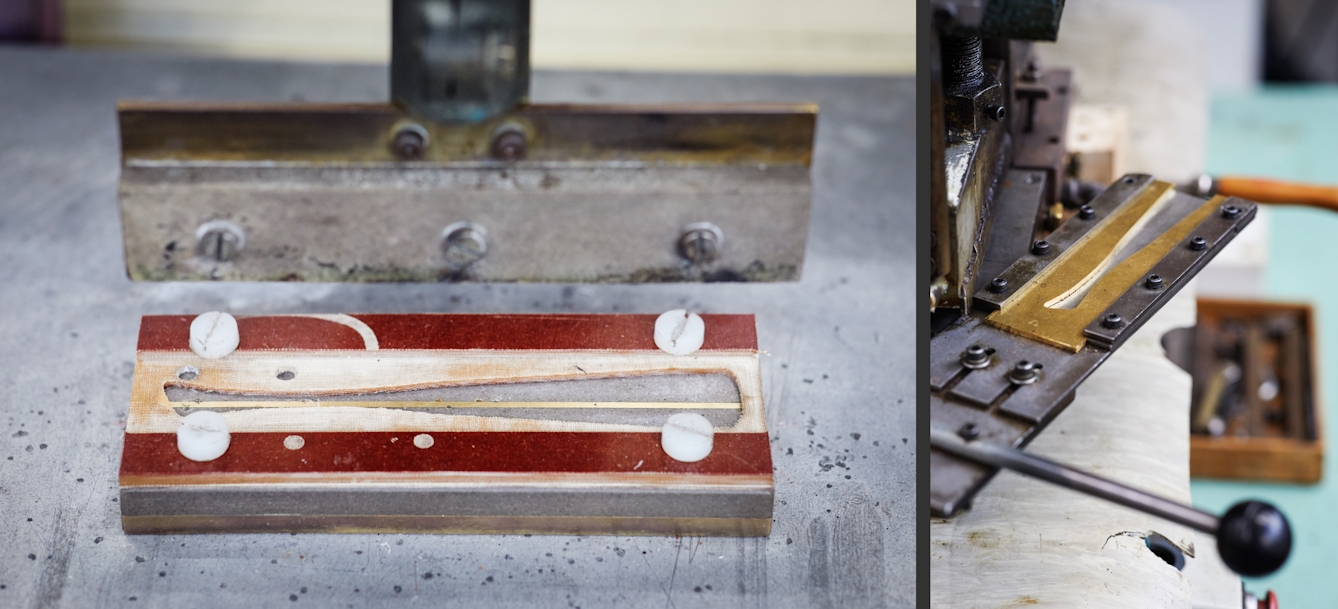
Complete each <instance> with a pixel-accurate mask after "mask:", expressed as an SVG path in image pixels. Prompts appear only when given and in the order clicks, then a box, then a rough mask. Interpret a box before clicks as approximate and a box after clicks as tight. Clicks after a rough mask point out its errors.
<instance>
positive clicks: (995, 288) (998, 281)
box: [986, 277, 1008, 294]
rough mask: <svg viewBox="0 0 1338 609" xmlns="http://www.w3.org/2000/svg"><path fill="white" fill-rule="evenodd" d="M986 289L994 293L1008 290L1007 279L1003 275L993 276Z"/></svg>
mask: <svg viewBox="0 0 1338 609" xmlns="http://www.w3.org/2000/svg"><path fill="white" fill-rule="evenodd" d="M986 289H988V290H989V291H990V292H993V293H995V294H1003V293H1004V292H1007V291H1008V280H1007V279H1004V278H1003V277H995V278H994V279H991V280H990V287H988V288H986Z"/></svg>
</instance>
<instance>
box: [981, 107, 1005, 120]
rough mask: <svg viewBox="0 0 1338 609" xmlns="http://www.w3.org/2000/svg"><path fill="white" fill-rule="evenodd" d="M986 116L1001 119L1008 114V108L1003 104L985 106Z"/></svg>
mask: <svg viewBox="0 0 1338 609" xmlns="http://www.w3.org/2000/svg"><path fill="white" fill-rule="evenodd" d="M985 116H988V117H990V118H992V119H994V120H996V121H1001V120H1003V119H1004V117H1005V116H1008V109H1007V108H1005V107H1003V106H990V107H988V108H985Z"/></svg>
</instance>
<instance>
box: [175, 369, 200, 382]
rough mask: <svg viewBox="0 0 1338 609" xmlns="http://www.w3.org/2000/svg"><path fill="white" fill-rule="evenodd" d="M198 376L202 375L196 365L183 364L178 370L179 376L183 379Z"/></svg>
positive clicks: (187, 379) (191, 379) (193, 378)
mask: <svg viewBox="0 0 1338 609" xmlns="http://www.w3.org/2000/svg"><path fill="white" fill-rule="evenodd" d="M198 376H200V371H199V370H198V369H196V368H195V366H183V367H182V368H181V369H180V370H177V378H179V379H181V380H183V381H193V380H195V378H196V377H198Z"/></svg>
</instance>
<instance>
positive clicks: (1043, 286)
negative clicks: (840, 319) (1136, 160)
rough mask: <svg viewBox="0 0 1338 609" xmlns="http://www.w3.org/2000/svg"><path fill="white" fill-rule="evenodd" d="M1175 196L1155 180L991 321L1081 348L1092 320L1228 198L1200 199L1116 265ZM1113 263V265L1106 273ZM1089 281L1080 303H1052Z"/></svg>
mask: <svg viewBox="0 0 1338 609" xmlns="http://www.w3.org/2000/svg"><path fill="white" fill-rule="evenodd" d="M1173 196H1175V188H1174V185H1172V184H1170V183H1168V182H1161V181H1155V182H1153V183H1152V184H1149V185H1148V186H1147V188H1145V189H1144V190H1143V191H1142V192H1141V193H1139V194H1138V195H1137V196H1136V197H1135V198H1134V199H1133V200H1132V201H1130V202H1129V203H1128V204H1126V205H1124V206H1122V207H1120V208H1119V209H1118V210H1116V211H1115V212H1114V213H1113V214H1111V216H1110V218H1108V219H1107V220H1106V221H1105V222H1104V223H1102V224H1101V225H1100V226H1098V227H1096V228H1095V229H1093V230H1092V231H1091V232H1090V233H1088V234H1087V235H1086V236H1085V237H1083V238H1082V240H1080V241H1079V242H1078V243H1077V244H1075V245H1074V246H1073V247H1071V248H1069V250H1068V251H1066V252H1064V254H1063V257H1062V259H1060V260H1058V261H1056V262H1055V264H1052V265H1050V266H1049V267H1047V268H1046V269H1045V270H1044V271H1042V272H1041V273H1040V274H1039V275H1037V276H1036V278H1035V279H1032V280H1031V281H1029V282H1027V284H1026V285H1025V286H1023V287H1022V288H1021V289H1019V290H1018V293H1017V294H1016V295H1014V296H1013V297H1012V298H1009V299H1008V300H1007V301H1006V302H1004V303H1003V306H1002V307H1001V308H1000V309H999V310H998V311H996V312H995V313H993V314H991V315H990V316H989V317H988V318H986V322H987V323H989V324H990V325H993V326H996V327H998V328H1002V329H1004V330H1007V331H1009V332H1012V333H1014V334H1018V335H1020V336H1024V337H1026V338H1030V339H1033V340H1038V341H1041V342H1043V343H1046V344H1048V345H1053V346H1056V347H1059V348H1061V349H1067V350H1069V351H1073V352H1075V353H1076V352H1078V351H1079V350H1081V349H1082V348H1083V346H1084V345H1086V344H1087V338H1086V337H1085V336H1084V335H1083V330H1084V329H1086V327H1087V325H1088V324H1090V323H1091V322H1092V320H1093V319H1095V318H1096V316H1097V315H1100V314H1101V313H1103V312H1104V311H1105V310H1106V309H1107V308H1109V307H1110V305H1111V304H1112V303H1114V302H1115V300H1116V299H1118V298H1119V297H1120V295H1122V294H1124V292H1125V291H1126V290H1128V289H1129V288H1130V287H1131V286H1133V285H1134V284H1135V283H1136V282H1138V281H1140V280H1141V279H1142V278H1143V277H1144V276H1145V275H1146V274H1147V273H1148V272H1149V270H1151V269H1152V267H1153V265H1155V264H1156V263H1157V261H1158V260H1161V259H1162V258H1163V257H1164V256H1166V254H1167V253H1168V252H1170V251H1171V248H1173V247H1175V246H1176V245H1177V244H1179V243H1180V242H1181V241H1183V240H1184V239H1185V237H1187V236H1189V233H1190V231H1193V230H1194V229H1195V228H1196V227H1198V225H1199V223H1201V222H1202V221H1203V220H1204V219H1205V218H1207V217H1208V216H1209V215H1210V214H1212V213H1213V212H1214V211H1215V210H1216V209H1217V208H1218V206H1220V205H1221V204H1222V200H1223V198H1222V197H1214V198H1213V199H1212V200H1209V201H1207V202H1206V203H1204V204H1202V205H1200V206H1199V207H1198V208H1197V209H1195V210H1194V211H1193V212H1192V213H1190V214H1189V215H1188V216H1186V217H1185V218H1183V219H1182V220H1180V221H1179V222H1177V223H1176V224H1175V225H1174V226H1173V227H1171V229H1170V230H1168V231H1166V232H1165V233H1163V234H1162V235H1161V236H1159V237H1157V238H1156V239H1154V240H1153V241H1152V242H1151V243H1150V244H1148V245H1147V246H1146V247H1144V248H1142V249H1140V250H1138V251H1137V252H1135V253H1133V254H1131V255H1130V256H1129V257H1128V258H1126V259H1124V260H1123V261H1120V262H1118V263H1114V265H1113V266H1111V264H1112V262H1111V260H1110V258H1111V256H1113V255H1114V253H1115V252H1116V251H1117V250H1118V249H1119V248H1120V245H1121V244H1123V243H1125V242H1126V241H1127V240H1128V239H1130V238H1132V237H1133V235H1134V234H1135V233H1136V232H1137V229H1138V228H1139V226H1140V225H1141V224H1142V222H1144V221H1146V219H1147V218H1149V217H1151V215H1152V214H1153V213H1155V210H1156V209H1157V206H1158V203H1161V202H1163V201H1166V200H1168V199H1170V198H1171V197H1173ZM1108 267H1109V271H1107V272H1105V274H1104V275H1102V272H1103V271H1105V270H1106V269H1107V268H1108ZM1093 282H1094V283H1093ZM1088 284H1091V285H1092V288H1091V290H1090V291H1089V292H1088V293H1087V295H1086V296H1085V297H1083V299H1082V301H1081V302H1079V304H1078V305H1077V306H1075V307H1074V308H1071V309H1060V308H1051V307H1053V306H1054V304H1055V303H1057V302H1059V301H1061V300H1063V299H1064V298H1065V297H1066V296H1068V295H1070V294H1073V293H1075V292H1076V291H1078V290H1080V289H1082V288H1083V287H1085V286H1086V285H1088Z"/></svg>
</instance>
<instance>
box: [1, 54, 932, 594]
mask: <svg viewBox="0 0 1338 609" xmlns="http://www.w3.org/2000/svg"><path fill="white" fill-rule="evenodd" d="M387 81H388V74H387V70H386V69H385V68H384V67H357V66H330V65H313V64H272V63H269V64H267V63H242V62H230V61H214V60H204V59H181V58H171V57H167V56H161V55H131V54H106V55H97V54H92V53H88V52H73V51H46V50H23V49H17V48H6V49H0V82H2V83H4V84H3V86H0V112H3V116H4V117H5V119H4V121H3V122H0V184H3V185H4V186H3V188H0V279H3V281H0V285H2V286H3V288H0V313H2V314H3V318H2V319H3V322H0V345H4V348H3V349H0V369H2V370H4V373H3V374H2V375H0V388H3V392H0V395H2V396H3V398H0V411H3V412H2V413H0V414H2V415H3V418H0V424H3V426H4V427H3V428H2V429H0V432H2V433H0V547H2V548H4V550H3V551H0V585H3V586H4V587H3V588H0V607H23V608H26V607H88V606H131V607H192V608H197V609H198V608H204V607H233V606H245V607H294V606H299V605H304V604H305V605H316V606H322V607H330V606H340V607H342V606H354V607H380V606H388V605H398V604H403V603H407V602H410V601H411V600H414V601H415V602H417V603H419V604H421V605H423V606H440V605H444V604H447V603H450V604H452V605H457V604H458V605H461V606H485V607H532V606H561V607H566V606H569V605H570V606H573V607H575V606H580V607H585V608H587V609H588V608H590V607H614V606H616V607H654V608H656V609H660V608H663V607H680V608H683V607H842V608H843V609H848V608H856V607H885V606H891V607H908V606H911V605H912V604H913V603H914V599H915V597H916V594H917V590H916V588H915V521H914V516H915V505H916V497H915V454H916V450H917V448H916V445H915V410H914V406H915V399H914V396H915V363H914V362H915V348H914V345H915V322H914V320H915V314H914V311H915V306H916V304H917V303H919V299H918V293H917V292H915V290H914V288H913V286H914V283H915V277H914V268H915V267H914V262H913V261H914V257H915V252H916V249H915V241H916V236H915V228H914V227H915V222H914V218H915V210H914V202H913V201H914V199H913V193H914V189H913V185H914V175H915V173H914V169H915V157H914V145H913V142H914V120H915V111H914V95H913V93H914V82H913V80H912V79H909V78H904V79H892V78H799V77H779V76H776V77H761V76H738V75H721V76H676V75H630V74H588V73H537V74H536V75H535V80H534V86H533V88H532V94H533V98H534V100H535V101H536V102H548V101H574V102H577V101H579V102H596V101H600V102H653V101H735V100H737V101H768V100H770V101H792V102H803V101H816V102H818V103H819V104H821V106H822V110H821V114H820V118H819V123H818V143H817V149H816V152H815V156H814V165H813V174H812V175H813V207H812V219H811V223H810V227H809V229H810V232H809V239H808V255H807V258H806V260H805V263H804V271H803V279H802V281H800V282H798V283H783V284H768V285H754V284H715V285H641V286H626V285H621V286H620V285H550V284H545V285H486V284H472V285H437V284H427V285H395V284H376V285H361V284H339V285H332V284H310V283H308V284H279V283H274V284H258V283H207V282H205V283H200V282H190V283H132V282H130V281H129V280H128V279H126V276H125V267H124V260H123V257H122V251H121V248H122V246H121V227H120V221H119V218H120V215H119V213H118V210H117V205H116V200H117V199H116V186H117V180H118V173H117V172H118V163H117V141H118V140H117V133H116V113H115V110H114V108H115V104H116V102H117V100H120V99H146V98H151V99H173V100H184V99H197V100H258V101H265V100H270V101H286V100H298V99H301V100H306V101H382V100H384V99H386V98H387V97H388V90H387V87H388V85H387ZM676 307H688V308H691V309H694V310H700V311H707V312H737V313H755V314H756V315H757V324H758V334H759V336H758V340H759V344H760V346H761V348H762V350H763V351H764V354H763V355H762V359H761V365H762V378H763V390H764V399H765V401H766V407H767V414H768V421H767V426H768V429H769V430H770V432H771V437H772V438H773V440H774V441H773V443H772V458H773V459H774V461H775V465H776V472H775V477H776V497H775V498H776V503H775V516H774V518H775V521H774V523H773V524H772V530H771V535H770V537H765V538H721V537H702V538H677V539H675V538H672V537H599V536H582V537H561V536H534V537H528V538H527V537H524V536H483V535H480V536H438V535H374V534H343V535H324V534H299V535H287V534H247V535H196V536H189V535H134V536H127V535H125V534H123V533H122V530H121V509H120V504H119V493H118V490H117V483H116V479H117V464H118V463H119V462H120V450H121V448H120V447H121V436H122V426H123V425H124V420H125V419H124V417H125V413H126V407H127V401H128V399H129V396H130V382H131V376H132V372H133V368H134V357H135V340H136V332H137V329H138V324H139V318H140V316H141V315H145V314H186V313H192V312H199V311H206V310H211V309H227V310H231V311H234V312H237V313H241V314H259V313H295V312H310V313H347V312H359V311H365V312H436V311H449V312H555V311H556V312H569V311H575V312H592V313H603V312H639V313H659V312H662V311H664V310H667V309H671V308H676ZM11 459H12V460H11ZM847 476H849V478H847ZM829 485H830V486H829ZM29 519H31V520H29ZM29 555H31V556H32V558H29ZM160 574H161V575H160ZM130 597H135V599H136V600H135V601H134V602H131V601H129V598H130ZM290 597H296V598H297V599H298V600H297V602H292V601H290V600H289V599H290Z"/></svg>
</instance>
